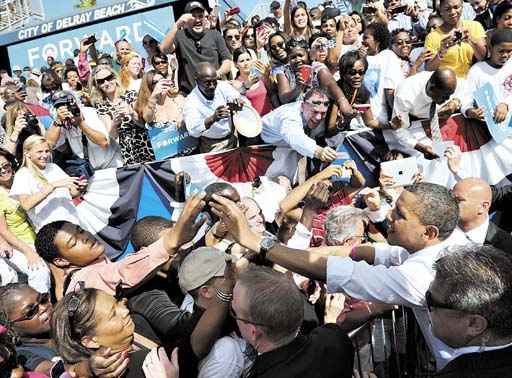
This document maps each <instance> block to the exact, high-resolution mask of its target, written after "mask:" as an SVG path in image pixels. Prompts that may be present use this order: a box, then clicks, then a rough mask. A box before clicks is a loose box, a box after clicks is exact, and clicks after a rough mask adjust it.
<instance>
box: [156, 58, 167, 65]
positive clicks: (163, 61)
mask: <svg viewBox="0 0 512 378" xmlns="http://www.w3.org/2000/svg"><path fill="white" fill-rule="evenodd" d="M167 63H169V61H168V60H164V59H155V60H154V61H153V65H155V66H159V65H160V64H167Z"/></svg>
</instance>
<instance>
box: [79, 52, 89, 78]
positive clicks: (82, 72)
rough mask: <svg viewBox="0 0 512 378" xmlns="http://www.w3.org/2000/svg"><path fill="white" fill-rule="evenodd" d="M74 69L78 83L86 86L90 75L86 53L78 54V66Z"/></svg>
mask: <svg viewBox="0 0 512 378" xmlns="http://www.w3.org/2000/svg"><path fill="white" fill-rule="evenodd" d="M76 68H77V70H78V77H79V79H80V82H81V83H82V84H86V83H87V81H88V80H89V76H90V75H91V66H90V65H89V62H88V61H87V53H82V52H81V53H80V54H78V64H77V67H76Z"/></svg>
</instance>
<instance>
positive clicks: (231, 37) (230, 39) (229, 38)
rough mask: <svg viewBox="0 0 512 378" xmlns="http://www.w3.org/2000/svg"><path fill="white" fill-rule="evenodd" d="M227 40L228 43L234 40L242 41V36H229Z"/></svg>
mask: <svg viewBox="0 0 512 378" xmlns="http://www.w3.org/2000/svg"><path fill="white" fill-rule="evenodd" d="M226 39H227V40H228V41H232V40H233V39H234V40H236V41H240V36H239V35H228V36H226Z"/></svg>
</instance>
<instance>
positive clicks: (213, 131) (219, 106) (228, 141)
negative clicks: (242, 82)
mask: <svg viewBox="0 0 512 378" xmlns="http://www.w3.org/2000/svg"><path fill="white" fill-rule="evenodd" d="M195 80H196V86H195V88H194V89H193V90H192V92H190V94H189V95H188V96H187V100H186V103H185V107H184V109H183V117H184V119H185V125H186V127H187V130H188V132H189V134H190V135H191V136H193V137H194V138H199V149H200V151H201V153H205V152H211V151H222V150H227V149H229V148H234V147H236V146H237V142H238V140H237V137H236V135H235V134H234V133H233V129H234V128H233V125H232V122H231V119H230V117H231V113H232V112H236V111H238V110H241V108H242V106H243V103H242V97H241V95H240V93H239V92H238V91H237V90H236V89H234V88H233V87H232V86H231V85H230V84H228V83H227V82H224V81H218V80H217V73H216V71H215V67H214V66H213V65H212V64H211V63H206V62H203V63H199V64H198V65H197V70H196V73H195Z"/></svg>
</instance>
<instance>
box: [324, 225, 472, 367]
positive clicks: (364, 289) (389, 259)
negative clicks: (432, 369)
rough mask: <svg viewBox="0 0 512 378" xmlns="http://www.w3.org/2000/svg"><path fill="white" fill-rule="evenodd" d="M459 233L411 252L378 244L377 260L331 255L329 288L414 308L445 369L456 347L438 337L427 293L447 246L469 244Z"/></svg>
mask: <svg viewBox="0 0 512 378" xmlns="http://www.w3.org/2000/svg"><path fill="white" fill-rule="evenodd" d="M467 242H468V241H467V239H466V240H464V239H463V238H460V237H459V235H457V234H455V235H454V234H452V235H450V237H449V238H448V239H446V240H444V241H442V242H441V243H439V244H436V245H433V246H430V247H427V248H424V249H422V250H420V251H417V252H415V253H413V254H409V253H408V252H407V251H406V250H405V249H404V248H402V247H397V246H390V245H387V244H375V262H374V265H373V266H372V265H369V264H368V263H366V262H365V261H358V262H356V261H353V260H352V259H351V258H350V257H328V259H327V290H328V292H330V293H336V292H341V291H343V292H345V293H346V294H348V295H350V296H351V297H354V298H357V299H362V300H366V301H370V302H380V303H388V304H398V305H404V306H408V307H411V308H412V310H413V312H414V315H415V316H416V320H417V321H418V324H419V326H420V328H421V330H422V332H423V335H424V336H425V340H426V341H427V343H428V344H429V346H430V348H431V350H432V352H433V354H434V356H435V358H436V362H437V369H438V370H439V369H442V368H443V367H444V366H445V365H446V364H447V363H448V362H449V361H450V360H452V359H453V358H454V349H453V348H450V347H449V346H447V345H446V344H444V343H443V342H442V341H441V340H439V339H437V338H436V337H434V335H433V334H432V330H431V329H430V316H429V313H428V310H427V307H426V303H425V293H426V291H427V290H428V289H429V287H430V284H431V283H432V281H433V280H434V276H435V272H434V270H433V264H434V262H435V261H436V260H437V259H438V258H439V257H441V254H442V253H449V251H448V250H446V248H447V247H449V246H453V245H463V244H467Z"/></svg>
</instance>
